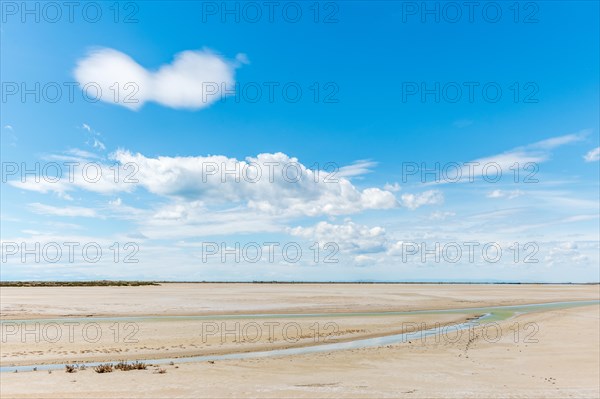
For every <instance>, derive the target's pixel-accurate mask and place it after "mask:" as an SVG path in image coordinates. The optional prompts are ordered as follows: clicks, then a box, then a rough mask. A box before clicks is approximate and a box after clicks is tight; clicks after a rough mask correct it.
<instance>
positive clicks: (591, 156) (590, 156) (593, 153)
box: [583, 147, 600, 162]
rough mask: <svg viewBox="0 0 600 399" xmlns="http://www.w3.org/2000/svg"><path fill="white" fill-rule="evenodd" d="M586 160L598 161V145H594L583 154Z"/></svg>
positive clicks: (599, 151)
mask: <svg viewBox="0 0 600 399" xmlns="http://www.w3.org/2000/svg"><path fill="white" fill-rule="evenodd" d="M583 159H585V161H586V162H598V161H599V160H600V147H596V148H594V149H592V150H589V151H588V153H587V154H585V155H584V156H583Z"/></svg>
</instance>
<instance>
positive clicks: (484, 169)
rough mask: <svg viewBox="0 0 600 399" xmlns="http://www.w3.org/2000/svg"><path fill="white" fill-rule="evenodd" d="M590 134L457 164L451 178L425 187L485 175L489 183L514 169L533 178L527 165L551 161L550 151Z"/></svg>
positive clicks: (517, 148) (541, 142)
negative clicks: (500, 174)
mask: <svg viewBox="0 0 600 399" xmlns="http://www.w3.org/2000/svg"><path fill="white" fill-rule="evenodd" d="M589 134H590V130H582V131H580V132H578V133H572V134H566V135H563V136H557V137H551V138H549V139H546V140H541V141H537V142H535V143H531V144H528V145H525V146H521V147H516V148H513V149H511V150H509V151H506V152H503V153H501V154H496V155H491V156H488V157H483V158H478V159H475V160H472V161H469V162H464V163H463V164H462V165H461V164H459V163H457V168H458V171H457V172H456V173H455V172H454V171H453V172H452V176H451V177H449V178H448V179H439V181H435V182H430V183H426V184H427V185H432V184H440V183H441V184H445V183H448V182H450V181H452V182H472V181H474V180H475V179H478V178H480V177H482V176H485V177H486V178H487V179H488V181H494V180H495V179H496V178H497V177H496V175H497V174H498V173H502V174H508V173H513V170H514V169H515V168H516V167H518V168H519V169H522V170H523V173H525V174H530V175H531V178H535V177H534V175H535V173H536V172H534V173H532V171H533V168H532V167H528V169H525V167H526V166H527V164H539V163H542V162H545V161H547V160H548V159H550V158H551V156H552V152H551V150H553V149H555V148H558V147H560V146H564V145H567V144H572V143H575V142H579V141H582V140H583V139H584V138H585V137H586V136H587V135H589ZM455 175H456V177H455Z"/></svg>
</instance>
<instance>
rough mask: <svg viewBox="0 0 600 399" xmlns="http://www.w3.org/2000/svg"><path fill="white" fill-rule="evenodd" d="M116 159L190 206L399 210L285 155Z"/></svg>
mask: <svg viewBox="0 0 600 399" xmlns="http://www.w3.org/2000/svg"><path fill="white" fill-rule="evenodd" d="M115 159H116V160H117V161H119V162H120V163H121V164H127V163H133V164H136V165H137V167H138V168H139V171H138V173H137V174H136V178H137V179H139V184H138V185H140V186H142V187H144V188H146V189H147V190H148V191H149V192H151V193H153V194H157V195H161V196H167V197H174V198H179V199H185V200H186V201H205V202H207V203H210V204H227V203H229V204H232V203H235V204H240V205H245V206H246V207H247V208H249V209H252V210H254V211H258V212H260V213H266V214H272V215H287V216H299V215H305V216H318V215H344V214H351V213H356V212H360V211H363V210H366V209H389V208H393V207H396V206H397V201H396V198H395V196H394V194H393V193H391V192H389V191H385V190H381V189H379V188H365V189H363V190H360V189H358V188H357V187H356V186H354V185H353V184H352V183H351V182H350V180H348V179H347V178H344V177H338V178H336V179H335V180H334V181H330V180H325V179H326V178H327V176H328V175H329V173H328V172H324V171H318V170H317V171H313V170H310V169H308V168H307V167H306V166H304V165H303V164H301V163H300V162H298V159H297V158H292V157H289V156H287V155H286V154H283V153H274V154H269V153H265V154H259V155H257V156H256V157H247V158H246V159H245V160H241V161H240V160H237V159H235V158H228V157H225V156H221V155H214V156H206V157H202V156H196V157H158V158H148V157H145V156H144V155H142V154H139V153H138V154H131V153H130V152H127V151H118V152H117V153H115Z"/></svg>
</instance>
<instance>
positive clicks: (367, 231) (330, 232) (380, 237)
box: [289, 220, 388, 254]
mask: <svg viewBox="0 0 600 399" xmlns="http://www.w3.org/2000/svg"><path fill="white" fill-rule="evenodd" d="M289 233H290V234H292V235H293V236H297V237H303V238H306V239H307V240H311V241H314V242H318V243H320V244H321V245H324V244H325V243H331V242H333V243H336V244H337V245H338V246H339V248H340V249H342V250H347V251H351V252H353V253H359V254H362V253H374V252H382V251H385V250H386V247H387V241H388V240H387V237H386V233H385V229H384V228H383V227H379V226H376V227H368V226H364V225H359V224H356V223H354V222H352V221H349V220H347V221H346V222H345V223H344V224H331V223H328V222H319V223H317V224H316V225H314V226H311V227H295V228H293V229H289Z"/></svg>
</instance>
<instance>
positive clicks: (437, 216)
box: [429, 211, 456, 220]
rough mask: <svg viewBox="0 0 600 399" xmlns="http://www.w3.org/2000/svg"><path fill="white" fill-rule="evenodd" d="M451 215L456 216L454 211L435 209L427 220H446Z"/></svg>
mask: <svg viewBox="0 0 600 399" xmlns="http://www.w3.org/2000/svg"><path fill="white" fill-rule="evenodd" d="M453 216H456V213H454V212H439V211H435V212H432V213H431V214H430V215H429V220H446V219H447V218H449V217H453Z"/></svg>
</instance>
